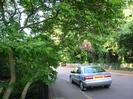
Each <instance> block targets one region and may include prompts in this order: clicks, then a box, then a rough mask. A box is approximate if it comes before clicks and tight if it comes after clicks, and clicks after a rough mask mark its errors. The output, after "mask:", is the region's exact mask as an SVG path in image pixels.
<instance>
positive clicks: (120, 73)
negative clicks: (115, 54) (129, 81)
mask: <svg viewBox="0 0 133 99" xmlns="http://www.w3.org/2000/svg"><path fill="white" fill-rule="evenodd" d="M107 71H108V72H111V73H113V74H118V75H125V76H133V71H124V70H107Z"/></svg>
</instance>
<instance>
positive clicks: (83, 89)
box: [80, 82, 86, 91]
mask: <svg viewBox="0 0 133 99" xmlns="http://www.w3.org/2000/svg"><path fill="white" fill-rule="evenodd" d="M80 89H81V90H82V91H86V87H85V86H84V84H83V82H80Z"/></svg>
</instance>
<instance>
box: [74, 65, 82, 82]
mask: <svg viewBox="0 0 133 99" xmlns="http://www.w3.org/2000/svg"><path fill="white" fill-rule="evenodd" d="M81 74H82V72H81V68H80V67H77V70H76V73H75V82H76V83H77V84H79V83H80V80H81Z"/></svg>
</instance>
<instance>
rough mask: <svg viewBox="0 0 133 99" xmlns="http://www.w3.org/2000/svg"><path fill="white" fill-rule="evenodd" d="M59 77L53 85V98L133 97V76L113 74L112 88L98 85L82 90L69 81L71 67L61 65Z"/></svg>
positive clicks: (95, 98) (124, 98)
mask: <svg viewBox="0 0 133 99" xmlns="http://www.w3.org/2000/svg"><path fill="white" fill-rule="evenodd" d="M57 71H58V79H57V81H56V82H55V83H54V84H53V85H52V95H53V96H54V98H53V99H133V76H128V75H123V74H113V73H112V78H113V82H112V85H111V87H110V88H103V87H96V88H89V89H87V91H81V90H80V88H79V86H78V85H75V84H71V83H70V82H69V74H70V71H71V68H63V67H59V68H58V69H57Z"/></svg>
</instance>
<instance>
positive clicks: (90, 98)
mask: <svg viewBox="0 0 133 99" xmlns="http://www.w3.org/2000/svg"><path fill="white" fill-rule="evenodd" d="M81 93H82V94H83V95H84V96H85V97H86V98H87V99H93V98H92V97H91V96H88V95H87V94H86V93H85V92H83V91H81Z"/></svg>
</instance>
